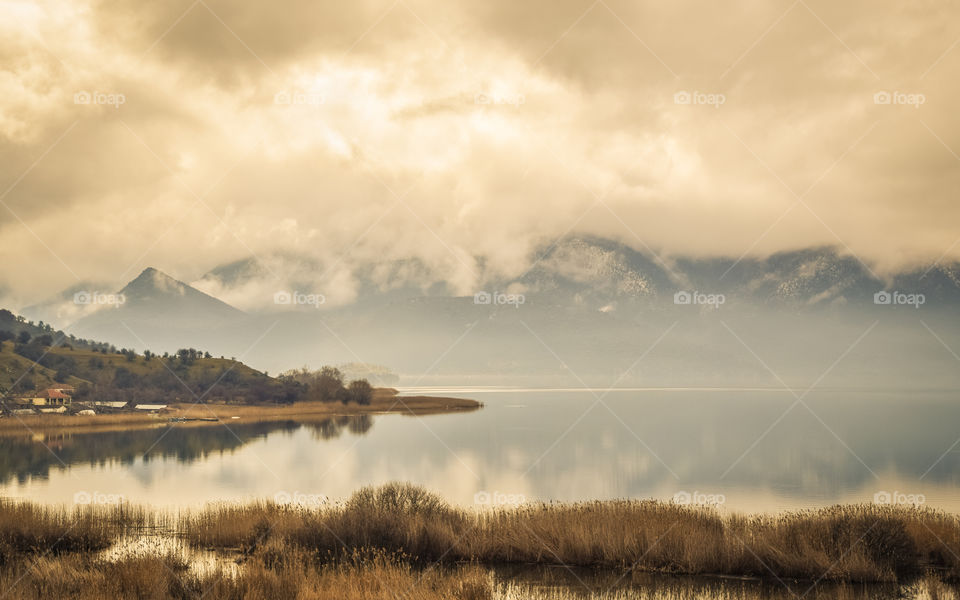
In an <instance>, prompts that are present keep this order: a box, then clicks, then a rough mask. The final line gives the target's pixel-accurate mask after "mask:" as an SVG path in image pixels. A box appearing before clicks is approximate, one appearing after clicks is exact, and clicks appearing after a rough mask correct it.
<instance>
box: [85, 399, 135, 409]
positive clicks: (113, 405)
mask: <svg viewBox="0 0 960 600" xmlns="http://www.w3.org/2000/svg"><path fill="white" fill-rule="evenodd" d="M93 405H94V406H102V407H104V408H124V407H126V406H127V402H126V401H125V400H119V401H116V402H108V401H106V400H97V401H96V402H94V403H93Z"/></svg>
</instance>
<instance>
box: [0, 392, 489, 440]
mask: <svg viewBox="0 0 960 600" xmlns="http://www.w3.org/2000/svg"><path fill="white" fill-rule="evenodd" d="M482 406H483V403H481V402H478V401H476V400H470V399H466V398H447V397H442V396H401V395H399V394H398V393H397V390H395V389H392V388H376V389H375V390H374V394H373V399H372V400H371V402H370V404H367V405H360V404H355V403H350V404H342V403H340V402H294V403H293V404H286V405H273V404H266V405H260V404H258V405H244V404H206V403H190V402H179V403H173V404H169V405H168V406H167V408H166V409H165V410H163V411H160V412H158V413H155V414H153V413H141V412H126V411H125V412H113V413H106V414H97V415H60V414H41V415H19V416H10V417H4V418H2V419H0V435H4V434H7V435H9V434H20V433H23V432H24V431H28V432H30V431H44V432H47V431H49V430H51V429H71V430H90V431H95V430H120V429H129V428H132V427H136V428H140V427H156V426H159V425H164V424H168V423H170V422H171V420H172V419H185V420H184V421H181V422H176V425H178V426H192V427H197V426H210V425H219V424H222V423H250V422H256V421H288V420H289V421H302V422H309V421H316V420H322V419H326V418H329V417H336V416H354V415H374V414H404V415H412V416H424V415H434V414H444V413H452V412H461V411H473V410H478V409H479V408H481V407H482Z"/></svg>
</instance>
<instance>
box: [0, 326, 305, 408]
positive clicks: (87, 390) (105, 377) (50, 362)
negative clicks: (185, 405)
mask: <svg viewBox="0 0 960 600" xmlns="http://www.w3.org/2000/svg"><path fill="white" fill-rule="evenodd" d="M56 384H67V385H71V386H73V387H74V388H76V394H75V395H74V400H75V401H84V400H99V401H121V400H122V401H127V402H131V401H133V402H138V403H160V404H166V403H170V402H178V401H181V402H195V401H197V400H198V399H201V400H203V401H205V402H230V403H243V404H249V403H265V402H266V403H290V402H293V401H295V400H297V399H299V398H300V397H302V396H303V395H304V394H305V387H306V386H304V385H303V384H300V383H297V382H295V381H290V380H280V379H275V378H272V377H269V376H267V375H266V374H265V373H261V372H259V371H256V370H255V369H252V368H250V367H248V366H247V365H244V364H243V363H241V362H239V361H236V360H233V359H228V358H223V357H220V358H215V357H213V356H211V355H210V354H209V353H205V352H202V351H199V350H195V349H192V348H191V349H182V350H179V351H177V352H176V353H175V354H173V355H166V354H164V355H163V356H158V355H155V354H153V353H151V352H149V351H145V352H144V353H143V354H138V353H136V352H134V351H132V350H127V349H119V350H118V349H116V348H115V347H113V346H111V345H110V344H104V343H98V342H92V341H89V340H78V339H76V338H72V337H70V336H67V335H64V333H63V332H57V331H54V330H53V329H52V328H49V327H46V326H42V325H40V324H33V323H30V322H28V321H25V320H23V319H22V318H20V317H16V316H14V315H13V314H12V313H10V312H9V311H6V310H0V394H2V395H3V396H10V395H16V394H25V393H29V392H31V391H34V390H41V389H45V388H48V387H54V386H55V385H56Z"/></svg>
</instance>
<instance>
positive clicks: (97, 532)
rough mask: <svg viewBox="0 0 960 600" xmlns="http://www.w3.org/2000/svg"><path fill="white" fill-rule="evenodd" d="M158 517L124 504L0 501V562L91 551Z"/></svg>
mask: <svg viewBox="0 0 960 600" xmlns="http://www.w3.org/2000/svg"><path fill="white" fill-rule="evenodd" d="M162 520H163V519H162V516H161V515H156V514H153V513H150V512H149V511H147V510H145V509H143V508H139V507H131V506H129V505H126V504H116V505H86V506H75V507H73V508H66V507H48V506H41V505H37V504H32V503H30V502H24V501H17V500H10V499H7V498H0V561H2V560H4V559H6V558H7V557H9V556H11V555H15V554H40V553H52V554H60V553H64V552H93V551H96V550H102V549H104V548H106V547H108V546H110V545H111V544H112V543H113V542H114V541H116V539H117V538H118V537H119V536H120V535H123V534H124V533H125V532H131V531H136V530H142V529H144V528H147V527H151V526H156V525H157V523H158V522H160V521H162Z"/></svg>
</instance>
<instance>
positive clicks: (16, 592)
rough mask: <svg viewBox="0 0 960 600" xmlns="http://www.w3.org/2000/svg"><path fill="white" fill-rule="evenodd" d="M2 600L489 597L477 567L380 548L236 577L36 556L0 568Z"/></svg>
mask: <svg viewBox="0 0 960 600" xmlns="http://www.w3.org/2000/svg"><path fill="white" fill-rule="evenodd" d="M0 591H2V592H3V593H4V596H3V597H4V598H11V599H24V600H49V599H50V598H57V599H58V600H59V599H63V600H95V599H96V600H100V599H103V598H137V599H139V600H165V599H168V598H175V599H187V598H190V599H196V598H200V597H202V598H204V599H205V600H240V599H244V600H275V599H277V598H297V599H301V600H314V599H316V600H320V599H324V600H330V599H337V600H381V599H394V598H405V599H410V600H490V598H492V583H491V581H490V576H489V574H488V573H487V572H486V571H484V570H482V569H480V568H479V567H476V566H467V567H463V568H458V569H456V570H453V571H443V572H441V571H437V570H430V571H425V572H421V571H416V570H414V569H413V568H412V567H411V566H410V564H409V563H405V562H403V561H402V560H397V559H395V558H393V557H390V556H387V555H385V554H383V553H379V554H377V553H373V554H369V555H365V556H358V557H356V558H355V560H352V561H342V562H340V563H338V564H335V565H324V564H319V563H317V562H316V561H315V560H313V559H312V557H311V556H309V555H308V554H307V553H305V552H304V551H302V550H299V551H298V550H292V549H290V548H285V549H284V551H283V553H282V556H278V555H275V554H271V553H265V555H264V557H258V558H256V559H251V560H250V561H249V564H247V565H246V566H245V568H244V569H243V570H242V571H241V573H240V574H238V575H236V576H232V575H228V574H226V573H224V572H222V571H215V572H212V573H204V574H198V573H194V572H191V571H190V570H189V568H188V565H187V563H186V562H185V561H184V559H183V558H181V557H178V556H176V555H172V554H171V555H165V556H155V555H146V556H135V557H127V558H124V559H121V560H117V561H102V560H95V559H91V558H89V557H84V556H61V557H41V558H40V559H39V560H36V561H34V562H30V563H28V562H27V561H23V562H20V563H17V564H7V565H4V566H2V567H0Z"/></svg>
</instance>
